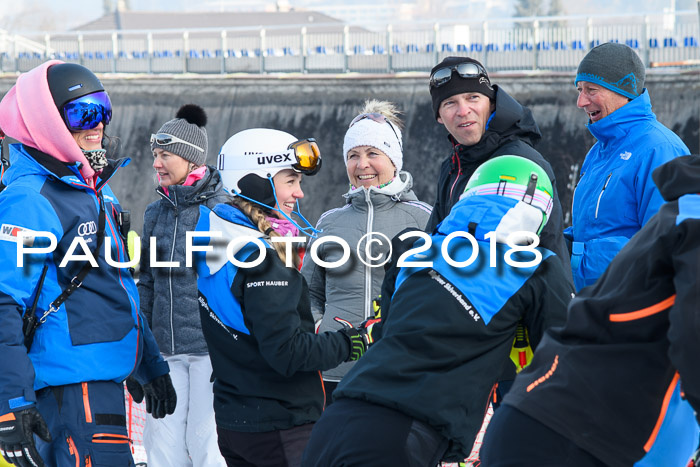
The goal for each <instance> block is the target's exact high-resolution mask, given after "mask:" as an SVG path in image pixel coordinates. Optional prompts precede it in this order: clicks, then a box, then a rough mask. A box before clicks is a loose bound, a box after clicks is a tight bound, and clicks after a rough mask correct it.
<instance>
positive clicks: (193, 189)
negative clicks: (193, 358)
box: [138, 166, 231, 355]
mask: <svg viewBox="0 0 700 467" xmlns="http://www.w3.org/2000/svg"><path fill="white" fill-rule="evenodd" d="M156 192H157V193H158V194H159V195H160V196H161V199H160V200H158V201H154V202H153V203H151V204H149V205H148V207H147V208H146V213H145V214H144V216H143V217H144V220H143V237H142V242H141V245H142V247H141V272H140V275H139V283H138V288H139V296H140V298H141V311H142V312H143V314H144V316H145V317H146V319H147V320H148V324H149V325H150V326H151V329H152V330H153V335H154V336H155V338H156V342H158V346H159V347H160V351H161V352H163V353H165V354H169V355H174V354H204V353H207V344H206V342H204V336H203V335H202V325H201V323H200V320H199V305H198V303H197V274H196V272H195V270H194V268H188V267H186V264H185V263H186V255H185V245H186V242H187V238H186V236H187V232H188V231H193V230H194V229H195V226H196V225H197V220H198V219H199V206H200V205H204V206H208V207H210V208H213V207H214V206H216V205H217V204H219V203H224V202H226V201H229V200H230V199H231V197H230V196H229V195H228V194H227V193H226V192H225V191H224V188H223V184H222V182H221V175H220V174H219V171H218V170H216V169H215V168H214V167H210V166H208V167H207V171H206V173H205V175H204V177H203V178H202V179H201V180H199V181H197V182H196V183H195V184H194V185H191V186H184V185H173V186H169V187H168V193H167V194H166V193H165V192H164V190H163V188H162V187H158V188H157V189H156ZM151 237H155V238H156V239H157V243H156V252H155V253H156V259H157V260H158V261H160V262H166V261H173V262H177V263H179V264H180V265H179V266H178V267H157V268H152V267H151V261H150V257H151V249H150V238H151Z"/></svg>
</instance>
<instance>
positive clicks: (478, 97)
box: [426, 57, 571, 278]
mask: <svg viewBox="0 0 700 467" xmlns="http://www.w3.org/2000/svg"><path fill="white" fill-rule="evenodd" d="M430 97H431V98H432V102H433V112H434V115H435V118H436V119H437V121H438V123H441V124H442V125H444V126H445V128H446V129H447V131H448V132H449V136H448V138H449V140H450V142H451V143H452V150H451V152H450V155H449V156H448V157H447V159H445V160H444V161H443V163H442V166H441V167H440V175H439V180H438V185H437V196H436V200H435V206H433V212H432V215H431V216H430V220H429V221H428V225H427V226H426V231H427V232H428V233H432V232H433V231H434V230H435V228H436V227H437V226H438V224H439V223H440V222H442V220H443V219H444V218H445V217H446V216H447V214H448V213H449V212H450V209H451V208H452V206H454V204H455V203H456V202H457V201H459V197H460V195H461V194H462V192H463V191H464V187H465V185H466V184H467V180H469V177H470V176H471V175H472V174H473V173H474V170H476V168H477V167H478V166H479V165H481V164H483V163H484V162H486V161H487V160H489V159H493V158H494V157H496V156H502V155H515V156H521V157H525V158H526V159H530V160H532V161H533V162H535V163H537V164H538V165H539V166H540V167H542V168H543V169H544V170H545V172H547V176H548V177H549V179H550V180H551V181H552V186H553V187H554V197H553V202H554V207H553V210H552V214H551V217H550V219H549V222H547V225H546V226H545V228H544V230H543V231H542V233H541V234H540V245H541V246H543V247H545V248H547V249H549V250H551V251H553V252H554V253H556V254H557V256H559V258H560V259H561V261H562V263H563V264H564V269H565V270H566V271H567V273H568V272H569V271H570V264H569V259H568V258H569V253H568V249H567V247H566V243H565V241H564V236H563V235H562V229H563V225H562V211H561V204H560V202H559V195H558V194H557V184H556V180H555V177H554V172H553V171H552V167H551V166H550V165H549V162H547V161H546V160H545V159H544V157H542V154H540V153H539V152H538V151H537V150H535V148H534V145H535V144H536V143H537V142H538V141H539V140H540V139H541V137H542V134H541V133H540V130H539V128H538V126H537V123H536V122H535V119H534V118H533V116H532V112H531V111H530V109H528V108H527V107H525V106H523V105H521V104H520V103H519V102H518V101H516V100H515V99H513V97H511V96H510V95H509V94H508V93H506V92H505V91H504V90H503V88H501V87H499V86H498V85H492V84H491V80H490V79H489V76H488V73H487V72H486V69H485V68H484V67H483V66H482V65H481V63H479V62H478V61H477V60H474V59H472V58H469V57H447V58H445V59H444V60H443V61H442V62H440V63H439V64H437V65H436V66H435V67H434V68H433V69H432V70H431V72H430ZM570 277H571V276H570V275H569V278H570Z"/></svg>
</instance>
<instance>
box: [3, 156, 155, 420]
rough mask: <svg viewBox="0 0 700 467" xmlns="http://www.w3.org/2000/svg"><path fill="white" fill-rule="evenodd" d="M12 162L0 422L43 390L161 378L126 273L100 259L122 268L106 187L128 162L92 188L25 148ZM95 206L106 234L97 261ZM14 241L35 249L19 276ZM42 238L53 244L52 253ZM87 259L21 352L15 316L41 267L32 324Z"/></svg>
mask: <svg viewBox="0 0 700 467" xmlns="http://www.w3.org/2000/svg"><path fill="white" fill-rule="evenodd" d="M10 160H11V163H12V165H11V167H10V169H9V170H8V171H7V172H6V173H5V177H4V179H3V183H4V184H5V185H6V186H7V188H5V189H4V191H2V193H0V262H2V265H3V267H2V268H1V269H0V355H2V358H1V359H0V414H5V413H8V412H10V411H14V410H19V409H21V408H23V407H26V406H29V405H32V404H34V402H35V401H36V397H35V392H34V391H36V390H38V389H41V388H43V387H47V386H58V385H65V384H72V383H78V382H86V381H108V380H112V381H116V382H121V381H123V380H124V379H125V378H126V377H127V376H128V375H129V374H130V373H132V372H133V371H134V370H135V369H136V370H137V371H136V373H135V376H136V377H137V379H138V380H140V381H142V382H148V381H150V380H152V379H153V378H155V377H157V376H160V375H162V374H165V373H167V372H168V365H167V363H166V362H165V361H163V359H162V357H161V356H160V353H159V351H158V347H157V345H156V343H155V340H154V339H153V335H152V334H151V331H150V329H149V328H148V325H147V324H146V322H145V320H144V319H143V318H142V316H141V315H140V314H139V297H138V292H137V290H136V285H135V283H134V280H133V278H132V277H131V274H130V272H129V269H128V268H127V267H125V266H120V267H115V266H110V265H109V264H108V263H107V257H106V256H105V251H108V252H109V256H110V258H109V259H110V260H111V261H116V262H121V263H126V262H127V261H128V259H127V255H126V253H125V250H126V249H125V245H124V243H123V241H122V237H121V235H120V234H119V225H118V224H117V221H116V218H117V217H118V213H119V212H121V207H120V205H119V202H118V201H117V198H116V197H115V196H114V194H113V193H112V191H111V190H110V188H109V186H108V185H107V181H108V180H109V178H110V177H111V176H112V175H113V174H114V173H115V172H116V170H117V169H118V168H119V167H121V166H124V165H126V164H128V160H122V161H118V162H116V163H114V162H111V163H110V165H109V166H108V167H106V168H105V169H104V170H103V171H102V174H101V175H100V176H99V177H98V178H96V179H95V186H94V187H92V186H91V185H90V184H88V183H86V182H85V180H84V178H83V177H82V175H81V174H80V172H79V170H78V166H77V165H78V164H77V163H65V162H60V161H58V160H57V159H55V158H54V157H52V156H49V155H47V154H44V153H42V152H40V151H38V150H36V149H33V148H30V147H27V146H23V145H20V144H16V145H12V146H11V149H10ZM100 197H101V198H102V199H103V200H104V206H105V211H106V219H105V234H104V243H103V245H102V247H101V248H100V249H99V252H95V251H94V250H95V247H96V243H97V229H98V225H99V203H100ZM19 232H24V235H25V240H24V245H25V248H34V249H35V252H34V253H32V254H24V255H23V256H22V266H21V267H20V266H18V264H19V261H18V249H19V243H18V233H19ZM49 233H50V234H53V236H55V239H56V244H55V245H53V248H52V245H50V244H49V243H50V242H49V235H47V234H49ZM27 235H29V237H28V238H27V237H26V236H27ZM40 248H44V250H40ZM87 250H90V252H89V253H88V251H87ZM91 257H92V258H94V260H95V264H94V265H93V268H92V269H91V270H90V272H89V273H88V274H87V276H86V277H85V279H84V281H83V283H82V285H81V286H80V287H79V288H77V289H76V290H75V292H74V293H73V294H72V295H70V296H69V297H68V299H67V300H66V301H65V302H64V303H63V304H62V305H61V306H60V307H59V308H58V310H57V311H56V312H53V313H49V314H48V315H47V317H46V320H45V322H44V323H43V324H41V325H40V326H39V328H38V329H37V331H36V335H35V337H34V342H33V344H32V346H31V350H30V352H27V350H26V348H25V346H24V338H23V334H22V316H23V314H24V313H25V312H27V310H29V309H30V308H31V306H32V303H33V302H34V298H35V295H36V294H37V292H38V283H39V279H40V276H41V272H42V269H43V267H44V265H46V266H47V268H48V269H47V274H46V276H45V280H44V283H43V287H42V288H41V291H40V293H39V297H38V301H37V308H36V313H37V315H38V316H41V315H42V314H43V312H44V311H46V310H48V309H49V304H50V303H51V302H52V301H54V300H55V299H56V298H57V297H58V296H59V294H61V292H62V291H63V290H64V289H65V288H66V287H67V286H68V284H69V283H70V281H71V279H72V278H73V277H74V276H75V275H76V274H77V273H78V272H79V271H80V269H82V267H83V265H84V264H85V262H86V261H88V260H89V259H90V258H91ZM62 261H66V263H65V267H62V266H63V265H62V264H61V263H62Z"/></svg>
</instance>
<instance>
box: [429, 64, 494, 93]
mask: <svg viewBox="0 0 700 467" xmlns="http://www.w3.org/2000/svg"><path fill="white" fill-rule="evenodd" d="M453 72H456V73H457V74H458V75H459V76H460V77H462V78H478V77H479V76H483V77H484V78H486V81H487V82H488V84H489V85H491V82H490V81H489V78H488V74H487V73H486V70H485V69H484V67H482V66H481V65H479V64H477V63H473V62H465V63H460V64H458V65H453V66H446V67H444V68H438V69H437V70H435V71H434V72H433V73H432V74H431V75H430V87H433V88H439V87H440V86H442V85H443V84H445V83H447V82H449V81H450V80H451V79H452V73H453Z"/></svg>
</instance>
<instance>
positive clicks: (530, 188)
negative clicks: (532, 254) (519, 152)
mask: <svg viewBox="0 0 700 467" xmlns="http://www.w3.org/2000/svg"><path fill="white" fill-rule="evenodd" d="M484 195H498V196H504V197H506V198H511V199H514V200H516V201H518V203H517V204H516V205H515V206H514V207H513V208H511V209H510V210H509V211H508V212H507V213H506V215H505V216H504V217H503V219H502V221H501V223H500V224H499V229H497V233H499V231H501V233H503V234H507V233H509V232H516V231H529V232H534V233H536V234H538V235H539V233H540V232H541V231H542V229H543V228H544V226H545V224H546V223H547V219H548V218H549V215H550V214H551V212H552V206H553V195H554V190H553V189H552V182H551V181H550V180H549V177H548V176H547V173H546V172H545V171H544V169H543V168H542V167H540V166H539V165H538V164H536V163H535V162H533V161H531V160H530V159H526V158H524V157H520V156H498V157H494V158H493V159H490V160H488V161H486V162H484V163H483V164H481V165H480V166H479V167H478V168H477V169H476V170H475V171H474V173H473V174H472V176H471V177H470V178H469V181H468V182H467V186H466V187H465V189H464V194H462V196H461V198H464V197H467V196H484Z"/></svg>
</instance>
